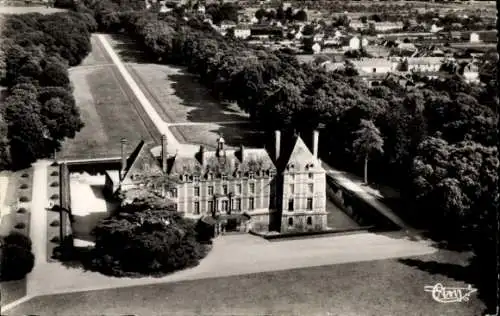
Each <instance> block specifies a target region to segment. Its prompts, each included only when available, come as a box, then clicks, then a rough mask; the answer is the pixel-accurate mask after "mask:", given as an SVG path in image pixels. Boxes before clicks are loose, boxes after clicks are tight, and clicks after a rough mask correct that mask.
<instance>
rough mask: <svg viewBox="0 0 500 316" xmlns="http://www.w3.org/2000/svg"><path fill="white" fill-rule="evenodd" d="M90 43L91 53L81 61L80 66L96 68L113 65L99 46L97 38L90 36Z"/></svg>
mask: <svg viewBox="0 0 500 316" xmlns="http://www.w3.org/2000/svg"><path fill="white" fill-rule="evenodd" d="M90 43H91V45H92V51H91V52H90V53H89V54H88V55H87V57H85V59H84V60H82V63H81V65H82V66H96V65H105V64H112V63H113V61H112V60H111V58H110V57H109V56H108V55H107V54H106V52H105V51H104V49H103V48H102V46H101V45H100V43H99V40H98V39H97V37H95V36H92V37H91V38H90ZM77 68H78V67H77Z"/></svg>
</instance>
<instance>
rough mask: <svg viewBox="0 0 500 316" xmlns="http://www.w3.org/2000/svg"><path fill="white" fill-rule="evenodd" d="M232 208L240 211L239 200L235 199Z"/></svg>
mask: <svg viewBox="0 0 500 316" xmlns="http://www.w3.org/2000/svg"><path fill="white" fill-rule="evenodd" d="M233 208H234V209H235V210H237V211H239V210H241V199H240V198H237V199H236V200H235V204H234V205H233Z"/></svg>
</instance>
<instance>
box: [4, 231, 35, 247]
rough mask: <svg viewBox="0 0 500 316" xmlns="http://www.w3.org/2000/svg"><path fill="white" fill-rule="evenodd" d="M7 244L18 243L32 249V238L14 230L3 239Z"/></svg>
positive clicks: (17, 244)
mask: <svg viewBox="0 0 500 316" xmlns="http://www.w3.org/2000/svg"><path fill="white" fill-rule="evenodd" d="M3 241H4V243H5V244H6V245H16V246H19V247H21V248H24V249H28V250H31V239H30V238H29V237H27V236H25V235H23V234H21V233H18V232H12V233H10V234H9V235H7V236H6V237H5V238H4V239H3Z"/></svg>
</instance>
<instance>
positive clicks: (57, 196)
mask: <svg viewBox="0 0 500 316" xmlns="http://www.w3.org/2000/svg"><path fill="white" fill-rule="evenodd" d="M58 198H59V194H52V195H51V196H50V199H51V200H57V199H58Z"/></svg>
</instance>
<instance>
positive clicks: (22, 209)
mask: <svg viewBox="0 0 500 316" xmlns="http://www.w3.org/2000/svg"><path fill="white" fill-rule="evenodd" d="M17 212H18V213H19V214H24V213H27V212H28V210H27V209H25V208H24V207H21V208H20V209H18V210H17Z"/></svg>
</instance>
